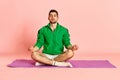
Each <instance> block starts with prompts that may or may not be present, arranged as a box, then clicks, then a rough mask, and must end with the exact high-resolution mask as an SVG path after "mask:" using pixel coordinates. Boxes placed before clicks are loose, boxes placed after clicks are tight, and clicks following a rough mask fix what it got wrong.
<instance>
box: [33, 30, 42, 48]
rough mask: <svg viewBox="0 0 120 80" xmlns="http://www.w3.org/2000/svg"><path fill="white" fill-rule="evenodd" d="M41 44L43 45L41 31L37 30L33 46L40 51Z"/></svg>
mask: <svg viewBox="0 0 120 80" xmlns="http://www.w3.org/2000/svg"><path fill="white" fill-rule="evenodd" d="M43 44H44V36H43V33H42V30H39V31H38V34H37V41H36V43H35V45H34V46H37V47H38V48H39V49H40V48H41V47H42V45H43Z"/></svg>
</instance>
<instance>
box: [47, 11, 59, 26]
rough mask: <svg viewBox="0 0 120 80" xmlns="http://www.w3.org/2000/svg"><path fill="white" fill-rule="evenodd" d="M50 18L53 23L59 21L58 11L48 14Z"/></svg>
mask: <svg viewBox="0 0 120 80" xmlns="http://www.w3.org/2000/svg"><path fill="white" fill-rule="evenodd" d="M48 20H49V22H50V23H51V24H54V23H57V21H58V15H57V14H56V12H51V13H50V14H49V16H48Z"/></svg>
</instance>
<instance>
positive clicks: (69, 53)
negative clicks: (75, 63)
mask: <svg viewBox="0 0 120 80" xmlns="http://www.w3.org/2000/svg"><path fill="white" fill-rule="evenodd" d="M73 56H74V53H73V51H72V50H67V51H65V52H64V53H62V54H60V55H59V56H57V57H56V58H55V59H54V61H57V62H64V61H67V60H69V59H70V58H72V57H73ZM31 57H32V59H34V60H35V61H37V62H40V63H43V64H48V65H53V60H51V59H49V58H48V57H46V55H44V54H43V53H39V52H34V53H32V55H31Z"/></svg>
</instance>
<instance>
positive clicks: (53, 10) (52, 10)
mask: <svg viewBox="0 0 120 80" xmlns="http://www.w3.org/2000/svg"><path fill="white" fill-rule="evenodd" d="M51 12H55V13H56V14H57V16H58V11H57V10H55V9H51V10H50V11H49V15H50V13H51Z"/></svg>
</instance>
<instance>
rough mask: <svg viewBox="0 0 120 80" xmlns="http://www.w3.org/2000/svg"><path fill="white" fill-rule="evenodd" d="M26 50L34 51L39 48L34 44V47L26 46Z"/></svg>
mask: <svg viewBox="0 0 120 80" xmlns="http://www.w3.org/2000/svg"><path fill="white" fill-rule="evenodd" d="M28 50H29V51H31V52H36V51H38V50H39V48H38V47H36V46H35V47H33V46H31V47H30V48H28Z"/></svg>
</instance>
